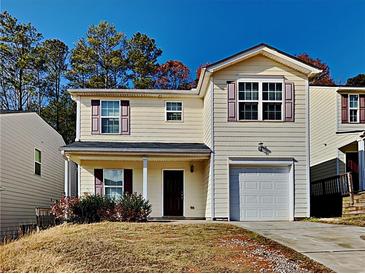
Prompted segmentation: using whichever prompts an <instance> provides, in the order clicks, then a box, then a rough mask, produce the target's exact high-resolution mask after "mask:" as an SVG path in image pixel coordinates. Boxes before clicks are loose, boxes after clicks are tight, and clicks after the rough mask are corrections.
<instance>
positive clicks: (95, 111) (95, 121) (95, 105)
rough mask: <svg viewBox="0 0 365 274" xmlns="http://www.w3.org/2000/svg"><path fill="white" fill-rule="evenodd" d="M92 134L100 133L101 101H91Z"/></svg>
mask: <svg viewBox="0 0 365 274" xmlns="http://www.w3.org/2000/svg"><path fill="white" fill-rule="evenodd" d="M91 133H92V134H99V133H100V100H91Z"/></svg>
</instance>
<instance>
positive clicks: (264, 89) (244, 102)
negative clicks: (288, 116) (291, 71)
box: [238, 79, 283, 121]
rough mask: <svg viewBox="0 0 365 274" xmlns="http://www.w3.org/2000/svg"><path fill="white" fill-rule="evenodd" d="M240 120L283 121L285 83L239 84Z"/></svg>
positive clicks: (257, 81) (257, 82) (258, 82)
mask: <svg viewBox="0 0 365 274" xmlns="http://www.w3.org/2000/svg"><path fill="white" fill-rule="evenodd" d="M238 119H239V120H254V121H255V120H256V121H262V120H267V121H276V120H278V121H282V120H283V81H282V80H272V81H268V80H261V79H260V80H255V81H242V82H241V81H240V82H238Z"/></svg>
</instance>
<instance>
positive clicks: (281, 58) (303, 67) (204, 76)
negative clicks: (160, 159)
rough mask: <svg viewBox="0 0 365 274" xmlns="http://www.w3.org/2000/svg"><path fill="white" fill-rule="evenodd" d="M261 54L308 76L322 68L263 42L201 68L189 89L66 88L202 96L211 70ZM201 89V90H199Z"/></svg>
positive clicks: (111, 93) (87, 93)
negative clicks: (194, 85)
mask: <svg viewBox="0 0 365 274" xmlns="http://www.w3.org/2000/svg"><path fill="white" fill-rule="evenodd" d="M259 54H261V55H263V56H265V57H268V58H270V59H272V60H274V61H276V62H279V63H282V64H284V65H286V66H288V67H291V68H293V69H295V70H297V71H299V72H301V73H303V74H305V75H307V76H308V77H310V76H312V75H315V74H317V73H320V72H321V71H322V70H321V69H320V68H318V67H315V66H313V65H311V64H308V63H306V62H304V61H302V60H300V59H299V58H297V57H295V56H293V55H290V54H288V53H285V52H283V51H281V50H278V49H276V48H274V47H272V46H270V45H267V44H265V43H261V44H258V45H256V46H253V47H251V48H249V49H246V50H243V51H241V52H238V53H236V54H234V55H231V56H229V57H226V58H224V59H222V60H219V61H217V62H214V63H213V64H210V65H209V66H207V67H206V68H202V70H201V73H200V77H199V81H198V85H197V87H196V88H195V89H191V90H161V89H68V91H69V92H70V94H71V95H73V96H75V95H84V96H94V95H96V94H97V95H98V96H146V97H160V96H166V97H169V96H172V97H173V96H177V97H180V96H193V97H194V96H197V95H198V96H199V97H203V96H204V94H205V91H206V89H207V87H208V85H209V78H210V75H211V74H212V73H213V72H216V71H219V70H221V69H223V68H226V67H228V66H231V65H233V64H236V63H238V62H241V61H243V60H246V59H249V58H251V57H254V56H256V55H259ZM201 91H203V92H201Z"/></svg>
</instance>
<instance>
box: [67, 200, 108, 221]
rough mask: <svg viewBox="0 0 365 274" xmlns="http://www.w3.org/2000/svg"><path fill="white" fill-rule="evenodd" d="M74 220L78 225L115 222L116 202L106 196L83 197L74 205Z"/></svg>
mask: <svg viewBox="0 0 365 274" xmlns="http://www.w3.org/2000/svg"><path fill="white" fill-rule="evenodd" d="M72 211H73V213H74V220H73V221H75V222H78V223H96V222H100V221H104V220H107V221H113V220H114V218H115V201H114V200H113V199H110V198H108V197H105V196H100V195H89V196H85V197H82V198H81V199H80V202H79V203H77V204H75V205H73V208H72Z"/></svg>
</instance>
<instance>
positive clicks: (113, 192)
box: [103, 169, 124, 199]
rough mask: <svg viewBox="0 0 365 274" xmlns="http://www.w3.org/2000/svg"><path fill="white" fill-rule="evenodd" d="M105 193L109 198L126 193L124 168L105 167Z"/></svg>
mask: <svg viewBox="0 0 365 274" xmlns="http://www.w3.org/2000/svg"><path fill="white" fill-rule="evenodd" d="M103 177H104V193H105V196H107V197H109V198H115V199H117V198H120V197H121V196H123V193H124V179H123V178H124V171H123V169H104V171H103Z"/></svg>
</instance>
